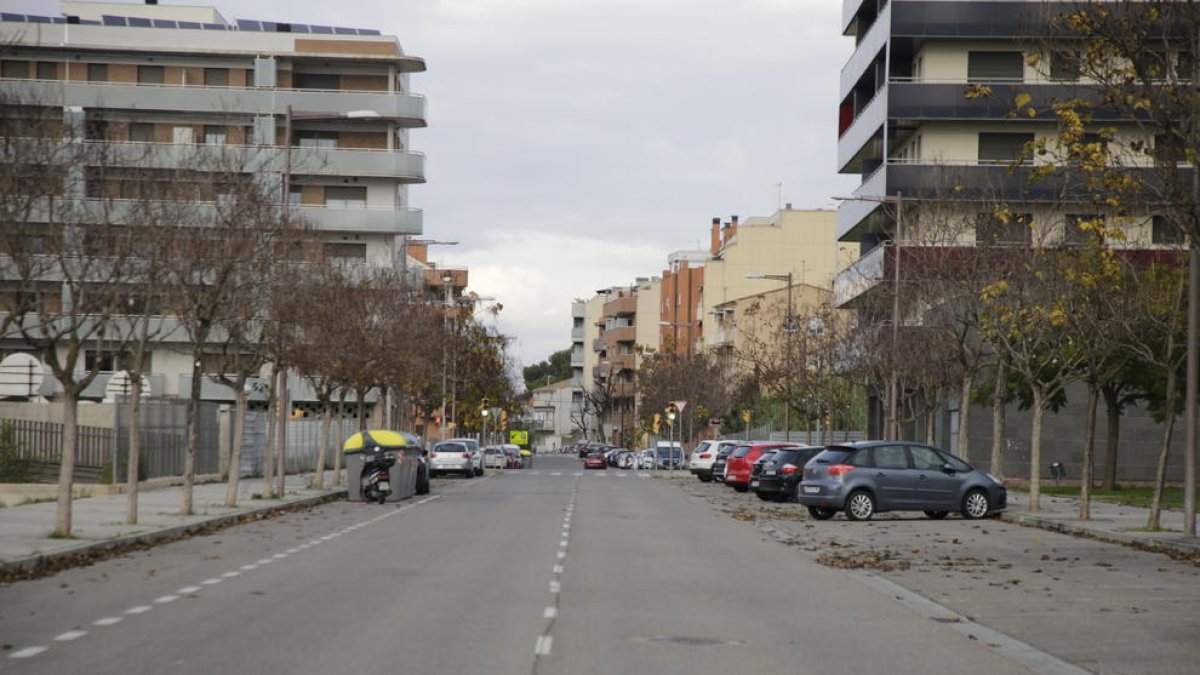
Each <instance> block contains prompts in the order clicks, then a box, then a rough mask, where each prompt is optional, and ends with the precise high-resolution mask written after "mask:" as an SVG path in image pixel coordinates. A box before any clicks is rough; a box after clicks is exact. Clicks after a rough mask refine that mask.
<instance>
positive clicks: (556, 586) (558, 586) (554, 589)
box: [550, 581, 562, 593]
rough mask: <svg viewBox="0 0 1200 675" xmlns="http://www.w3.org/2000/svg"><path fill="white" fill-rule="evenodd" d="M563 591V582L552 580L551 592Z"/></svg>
mask: <svg viewBox="0 0 1200 675" xmlns="http://www.w3.org/2000/svg"><path fill="white" fill-rule="evenodd" d="M561 591H562V584H560V583H558V582H557V581H551V582H550V592H551V593H559V592H561Z"/></svg>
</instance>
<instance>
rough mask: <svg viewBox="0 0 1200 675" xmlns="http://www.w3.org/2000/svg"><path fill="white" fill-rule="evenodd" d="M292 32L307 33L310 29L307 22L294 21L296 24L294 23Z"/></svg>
mask: <svg viewBox="0 0 1200 675" xmlns="http://www.w3.org/2000/svg"><path fill="white" fill-rule="evenodd" d="M292 32H293V33H307V32H309V30H308V24H306V23H294V24H292Z"/></svg>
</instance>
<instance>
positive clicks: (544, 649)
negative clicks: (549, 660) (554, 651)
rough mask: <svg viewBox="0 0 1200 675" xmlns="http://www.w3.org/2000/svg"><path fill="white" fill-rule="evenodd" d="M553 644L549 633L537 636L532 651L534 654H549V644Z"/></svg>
mask: <svg viewBox="0 0 1200 675" xmlns="http://www.w3.org/2000/svg"><path fill="white" fill-rule="evenodd" d="M552 644H554V638H552V637H550V636H549V635H541V636H538V639H537V644H536V645H534V647H533V653H534V654H535V655H536V656H549V655H550V645H552Z"/></svg>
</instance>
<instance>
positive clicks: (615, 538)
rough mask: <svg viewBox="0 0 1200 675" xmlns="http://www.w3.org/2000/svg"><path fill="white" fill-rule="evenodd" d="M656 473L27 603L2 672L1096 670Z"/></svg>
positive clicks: (16, 603) (395, 508)
mask: <svg viewBox="0 0 1200 675" xmlns="http://www.w3.org/2000/svg"><path fill="white" fill-rule="evenodd" d="M643 475H644V472H642V473H634V472H625V471H621V472H618V471H616V470H609V471H591V472H585V471H583V470H582V468H581V465H580V463H579V461H578V460H577V459H575V458H573V457H539V458H538V459H537V462H536V465H535V467H534V468H533V469H531V470H525V471H510V472H507V473H505V474H503V475H496V476H489V477H487V478H483V479H480V478H475V479H471V480H463V479H460V478H447V479H442V480H437V481H435V484H434V492H433V494H431V495H429V496H428V497H425V498H418V499H414V500H409V501H407V502H403V503H401V504H397V505H392V504H389V505H382V506H381V505H373V504H361V503H345V502H340V503H334V504H328V505H325V506H322V507H318V508H315V509H313V510H311V511H309V512H306V513H302V514H291V515H287V516H283V517H280V518H277V519H273V520H268V521H261V522H258V523H253V524H249V525H244V526H241V527H236V528H231V529H229V530H225V531H223V532H220V533H218V534H215V535H210V536H201V537H196V538H193V539H190V540H187V541H181V542H176V543H173V544H169V545H165V546H161V547H157V548H154V549H151V550H148V551H144V552H139V553H135V554H131V555H128V556H125V557H122V558H117V559H113V560H109V561H106V562H102V563H99V564H96V565H93V566H90V567H85V568H79V569H75V570H71V571H68V572H64V573H60V574H58V575H56V576H53V577H49V578H45V579H40V580H36V581H29V582H20V583H16V584H13V585H11V586H8V587H5V588H0V644H2V645H3V647H4V652H3V655H0V672H4V673H9V672H12V673H24V672H29V673H89V674H101V673H120V674H122V675H134V674H139V673H147V674H149V673H154V674H160V673H165V672H170V673H172V674H190V673H195V674H202V673H252V672H268V673H271V672H277V673H289V674H291V673H298V674H305V673H313V674H316V673H329V672H340V673H347V672H360V673H384V672H403V673H467V674H471V673H488V674H492V673H500V674H510V673H533V674H535V675H537V674H542V675H548V674H552V673H564V674H565V673H572V674H576V673H606V674H610V673H639V674H644V673H654V674H655V675H666V674H669V673H690V674H695V673H727V672H750V673H785V672H786V673H866V672H871V671H879V672H887V673H899V674H903V673H914V674H916V673H920V674H921V675H927V674H928V673H930V672H971V673H973V674H975V675H991V674H997V675H999V674H1008V673H1014V674H1015V673H1029V672H1031V670H1032V672H1042V673H1062V674H1066V673H1081V672H1084V671H1082V670H1079V669H1075V668H1073V667H1072V666H1070V664H1066V663H1064V662H1062V661H1058V660H1056V659H1055V658H1054V657H1052V656H1050V655H1049V654H1048V653H1046V652H1043V651H1040V650H1038V649H1034V648H1032V647H1030V646H1029V645H1028V643H1026V642H1019V641H1013V640H1011V639H1009V638H1008V637H1007V636H1005V635H1004V634H1001V633H993V632H988V631H987V630H986V628H985V627H982V626H977V625H975V624H964V622H963V620H962V619H960V618H957V616H956V615H955V613H954V612H952V611H950V610H947V609H946V607H944V606H941V605H932V604H929V603H927V602H925V601H923V600H922V599H921V598H920V597H919V596H916V595H913V594H911V593H909V592H907V591H905V590H904V589H903V588H901V587H899V586H892V585H889V582H887V581H886V580H885V579H882V578H878V577H870V578H869V579H867V580H866V581H864V577H863V575H862V574H861V573H860V572H853V571H847V570H844V569H838V568H836V566H829V565H827V564H820V563H818V562H816V560H815V556H814V555H812V553H811V552H806V551H803V550H801V549H800V548H798V547H797V546H794V545H791V546H789V545H784V544H782V543H780V541H778V540H777V539H779V537H773V536H767V535H768V534H769V533H764V530H762V529H761V528H760V527H756V526H755V525H756V523H753V522H739V521H740V520H742V519H740V518H729V517H727V516H726V515H724V514H722V513H721V510H720V509H721V508H723V507H722V505H721V504H715V505H716V506H717V507H718V508H714V503H713V502H712V499H710V498H709V496H708V495H710V494H711V495H721V494H723V493H721V492H720V490H725V489H724V488H719V486H705V488H704V489H706V490H709V492H706V493H704V494H700V493H697V492H695V490H697V489H698V488H696V487H695V486H694V485H691V484H680V483H679V482H678V481H664V480H661V479H656V478H649V477H643ZM726 492H728V491H727V490H726ZM724 498H725V497H723V496H722V497H721V499H724ZM775 508H778V507H775ZM727 510H728V509H727ZM837 522H838V521H831V522H830V523H824V524H822V525H835V524H836V523H837ZM950 522H951V521H945V523H943V525H945V524H949V523H950ZM957 524H959V523H955V525H957ZM842 525H846V523H842ZM1055 536H1057V535H1055ZM939 602H944V600H942V599H939ZM964 625H969V626H971V627H972V630H973V631H974V633H973V634H972V633H971V631H964V630H963V627H964ZM1193 644H1194V641H1193ZM1192 662H1193V663H1194V660H1193V661H1192ZM1097 672H1104V670H1103V669H1097ZM1110 672H1120V671H1110ZM1164 672H1170V669H1167V670H1166V671H1164ZM1181 672H1182V671H1181Z"/></svg>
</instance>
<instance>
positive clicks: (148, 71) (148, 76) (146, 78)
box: [137, 66, 167, 84]
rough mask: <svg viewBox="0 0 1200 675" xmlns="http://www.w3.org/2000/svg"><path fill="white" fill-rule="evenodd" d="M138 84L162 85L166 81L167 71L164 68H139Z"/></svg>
mask: <svg viewBox="0 0 1200 675" xmlns="http://www.w3.org/2000/svg"><path fill="white" fill-rule="evenodd" d="M137 69H138V71H137V77H138V84H162V83H163V82H165V81H166V75H167V72H166V71H167V69H166V68H163V67H162V66H138V67H137Z"/></svg>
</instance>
